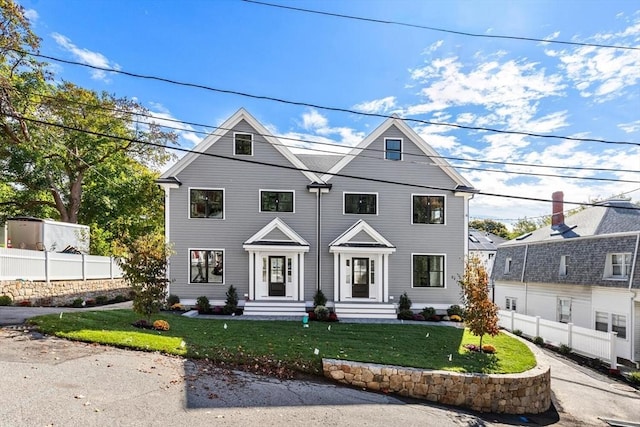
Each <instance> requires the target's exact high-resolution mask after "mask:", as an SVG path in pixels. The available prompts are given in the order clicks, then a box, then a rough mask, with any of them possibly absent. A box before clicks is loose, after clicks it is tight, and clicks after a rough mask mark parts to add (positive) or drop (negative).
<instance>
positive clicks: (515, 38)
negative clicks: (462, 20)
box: [242, 0, 640, 50]
mask: <svg viewBox="0 0 640 427" xmlns="http://www.w3.org/2000/svg"><path fill="white" fill-rule="evenodd" d="M242 1H244V2H246V3H253V4H259V5H262V6H268V7H275V8H280V9H288V10H293V11H296V12H305V13H314V14H317V15H325V16H333V17H336V18H344V19H353V20H357V21H365V22H374V23H377V24H390V25H398V26H402V27H411V28H419V29H422V30H430V31H437V32H441V33H449V34H457V35H460V36H469V37H484V38H489V39H507V40H519V41H532V42H540V43H553V44H564V45H571V46H586V47H601V48H608V49H625V50H640V47H633V46H619V45H608V44H598V43H582V42H569V41H563V40H549V39H537V38H533V37H521V36H505V35H497V34H494V35H492V34H478V33H469V32H466V31H456V30H448V29H445V28H437V27H429V26H426V25H418V24H409V23H406V22H399V21H389V20H384V19H375V18H364V17H362V16H354V15H345V14H341V13H334V12H323V11H320V10H313V9H304V8H301V7H293V6H284V5H281V4H273V3H266V2H261V1H256V0H242Z"/></svg>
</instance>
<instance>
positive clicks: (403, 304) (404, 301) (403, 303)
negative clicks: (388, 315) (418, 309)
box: [398, 292, 411, 311]
mask: <svg viewBox="0 0 640 427" xmlns="http://www.w3.org/2000/svg"><path fill="white" fill-rule="evenodd" d="M410 308H411V300H410V299H409V296H408V295H407V293H406V292H405V293H403V294H402V295H400V301H398V309H399V310H400V311H403V310H409V309H410Z"/></svg>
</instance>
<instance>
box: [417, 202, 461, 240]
mask: <svg viewBox="0 0 640 427" xmlns="http://www.w3.org/2000/svg"><path fill="white" fill-rule="evenodd" d="M416 196H418V197H442V198H443V202H442V208H443V210H444V212H443V213H442V214H443V215H444V220H443V222H442V224H431V223H423V222H413V198H414V197H416ZM410 202H411V209H410V210H409V211H410V213H411V218H410V221H411V222H410V224H411V225H417V226H423V225H427V226H440V227H441V226H444V225H447V211H448V210H449V209H448V208H447V195H446V194H429V193H411V200H410ZM467 223H468V221H467ZM466 235H467V236H468V235H469V233H466ZM467 240H468V239H467Z"/></svg>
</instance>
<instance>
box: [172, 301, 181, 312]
mask: <svg viewBox="0 0 640 427" xmlns="http://www.w3.org/2000/svg"><path fill="white" fill-rule="evenodd" d="M171 310H172V311H184V306H183V305H182V304H180V303H179V302H177V303H175V304H173V305H172V306H171Z"/></svg>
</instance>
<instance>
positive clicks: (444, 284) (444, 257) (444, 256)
mask: <svg viewBox="0 0 640 427" xmlns="http://www.w3.org/2000/svg"><path fill="white" fill-rule="evenodd" d="M414 255H432V256H441V257H442V262H443V266H444V271H443V272H442V286H441V287H440V286H413V257H414ZM411 289H447V254H439V253H424V252H412V253H411Z"/></svg>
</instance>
